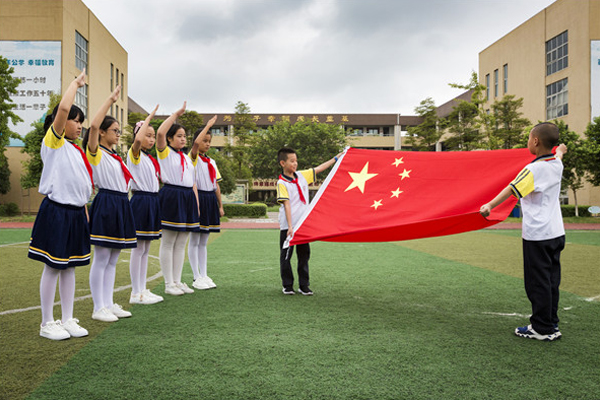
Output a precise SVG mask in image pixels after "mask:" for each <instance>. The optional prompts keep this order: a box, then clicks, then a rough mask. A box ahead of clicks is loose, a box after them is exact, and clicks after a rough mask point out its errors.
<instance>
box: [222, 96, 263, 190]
mask: <svg viewBox="0 0 600 400" xmlns="http://www.w3.org/2000/svg"><path fill="white" fill-rule="evenodd" d="M257 131H258V128H257V126H256V122H255V121H254V117H253V116H252V115H250V107H249V106H248V104H246V103H243V102H241V101H238V102H237V104H236V106H235V117H234V121H233V137H232V140H231V141H230V142H228V143H227V145H226V146H225V151H226V152H227V154H229V155H230V156H231V157H232V158H233V161H234V164H235V166H234V173H235V177H236V179H242V180H246V179H247V180H251V179H252V170H251V169H250V166H249V164H250V160H249V151H250V149H249V147H248V145H249V143H250V140H251V138H252V136H253V135H254V134H255V133H256V132H257Z"/></svg>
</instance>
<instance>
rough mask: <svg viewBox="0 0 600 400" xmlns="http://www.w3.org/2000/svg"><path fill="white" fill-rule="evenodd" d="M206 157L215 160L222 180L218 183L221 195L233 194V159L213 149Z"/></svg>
mask: <svg viewBox="0 0 600 400" xmlns="http://www.w3.org/2000/svg"><path fill="white" fill-rule="evenodd" d="M208 156H209V157H210V158H212V159H214V160H215V162H216V163H217V168H218V169H219V173H220V174H221V178H222V180H221V182H219V187H220V188H221V193H222V194H229V193H231V192H233V190H234V189H235V185H236V180H235V163H234V162H233V159H232V158H231V157H227V155H225V154H224V153H223V152H220V151H216V150H215V149H210V150H208Z"/></svg>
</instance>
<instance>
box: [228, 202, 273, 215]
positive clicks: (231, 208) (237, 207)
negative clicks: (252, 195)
mask: <svg viewBox="0 0 600 400" xmlns="http://www.w3.org/2000/svg"><path fill="white" fill-rule="evenodd" d="M223 209H224V210H225V216H226V217H229V218H231V217H251V218H259V217H266V216H267V206H266V204H263V203H252V204H223Z"/></svg>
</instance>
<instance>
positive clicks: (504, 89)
mask: <svg viewBox="0 0 600 400" xmlns="http://www.w3.org/2000/svg"><path fill="white" fill-rule="evenodd" d="M502 74H503V78H504V87H503V90H502V91H503V93H507V92H508V64H504V67H502Z"/></svg>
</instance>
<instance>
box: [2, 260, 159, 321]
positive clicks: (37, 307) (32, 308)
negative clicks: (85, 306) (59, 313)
mask: <svg viewBox="0 0 600 400" xmlns="http://www.w3.org/2000/svg"><path fill="white" fill-rule="evenodd" d="M126 253H131V251H126ZM148 257H151V258H155V259H157V260H158V259H159V258H158V257H156V256H153V255H152V254H149V255H148ZM161 276H162V272H157V273H156V274H154V275H152V276H151V277H149V278H147V279H146V282H152V281H153V280H155V279H158V278H160V277H161ZM128 289H131V285H125V286H119V287H116V288H115V290H114V291H115V292H122V291H123V290H128ZM91 298H92V295H91V294H87V295H85V296H79V297H75V301H82V300H85V299H91ZM59 304H60V301H56V302H54V305H55V306H57V305H59ZM41 308H42V306H32V307H26V308H17V309H15V310H6V311H1V312H0V315H6V314H16V313H20V312H25V311H33V310H39V309H41Z"/></svg>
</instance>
